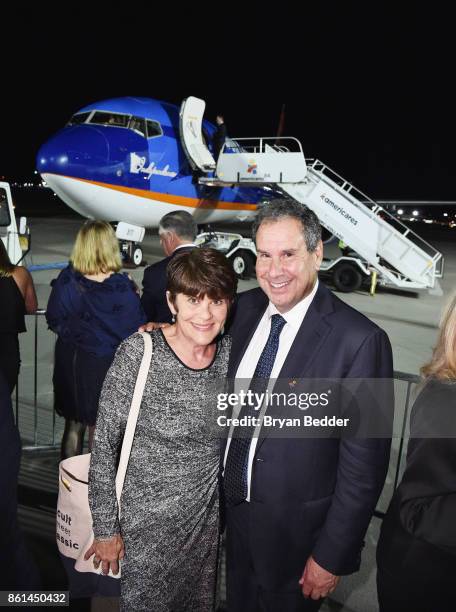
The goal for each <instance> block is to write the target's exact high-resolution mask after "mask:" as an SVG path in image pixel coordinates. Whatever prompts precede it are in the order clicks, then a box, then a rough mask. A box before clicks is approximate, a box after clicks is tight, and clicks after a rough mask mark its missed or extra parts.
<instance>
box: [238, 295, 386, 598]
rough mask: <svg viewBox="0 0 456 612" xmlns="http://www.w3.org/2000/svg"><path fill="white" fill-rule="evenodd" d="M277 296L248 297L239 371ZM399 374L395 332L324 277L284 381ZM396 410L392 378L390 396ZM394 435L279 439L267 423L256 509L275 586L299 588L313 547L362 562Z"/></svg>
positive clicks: (256, 470)
mask: <svg viewBox="0 0 456 612" xmlns="http://www.w3.org/2000/svg"><path fill="white" fill-rule="evenodd" d="M267 306H268V298H267V296H266V295H265V294H264V292H263V291H262V290H261V289H259V288H258V289H253V290H252V291H247V292H246V293H243V294H241V295H240V296H239V299H238V302H237V304H236V307H235V311H234V313H233V318H232V321H231V325H230V329H229V333H230V334H231V335H232V338H233V345H232V352H231V357H230V363H229V372H228V376H231V377H234V376H235V374H236V370H237V368H238V366H239V363H240V361H241V359H242V356H243V354H244V352H245V350H246V348H247V346H248V344H249V342H250V340H251V338H252V336H253V333H254V331H255V329H256V327H257V326H258V323H259V321H260V320H261V317H262V316H263V314H264V312H265V309H266V308H267ZM304 377H305V378H306V379H314V378H335V379H340V378H354V379H355V378H356V379H364V378H383V379H391V381H392V377H393V368H392V353H391V346H390V343H389V340H388V337H387V335H386V334H385V332H384V331H383V330H381V329H380V328H379V327H378V326H377V325H375V324H374V323H372V322H371V321H370V320H369V319H367V318H366V317H365V316H364V315H362V314H361V313H359V312H358V311H356V310H354V309H353V308H351V307H350V306H348V305H347V304H345V303H344V302H342V301H341V300H339V299H338V298H337V297H336V296H334V295H333V294H332V293H331V292H330V291H329V290H328V289H327V288H326V287H325V286H324V285H323V284H321V283H320V285H319V287H318V290H317V293H316V295H315V297H314V299H313V300H312V303H311V305H310V307H309V310H308V312H307V314H306V316H305V318H304V321H303V323H302V325H301V327H300V329H299V331H298V334H297V335H296V338H295V340H294V342H293V344H292V346H291V347H290V350H289V352H288V355H287V357H286V359H285V362H284V364H283V367H282V370H281V372H280V374H279V378H280V379H288V378H290V379H293V380H295V379H299V378H304ZM384 403H385V404H386V412H387V413H388V414H389V415H390V416H391V411H392V410H393V403H392V382H391V383H388V393H387V394H386V396H385V398H384ZM389 449H390V439H388V438H384V439H376V438H370V439H360V438H355V437H353V438H345V439H338V438H328V437H307V438H288V439H287V438H284V437H281V438H277V437H274V436H272V435H270V434H269V435H268V433H267V432H266V431H263V430H262V431H261V434H260V439H259V440H258V444H257V447H256V453H255V457H254V462H253V470H252V483H251V501H250V511H251V515H252V520H251V534H250V537H251V546H252V548H253V551H254V552H253V556H254V565H255V573H256V575H257V577H258V579H259V581H260V584H262V585H263V586H265V587H266V588H270V589H273V590H274V589H276V590H283V589H285V590H286V589H288V588H289V589H295V588H296V584H297V581H298V580H299V578H300V577H301V575H302V571H303V569H304V566H305V563H306V561H307V559H308V557H309V555H310V554H312V555H313V557H314V558H315V560H316V561H317V563H319V564H320V565H321V566H322V567H324V568H325V569H327V570H328V571H330V572H332V573H334V574H336V575H342V574H349V573H351V572H354V571H356V570H357V569H358V568H359V565H360V551H361V548H362V546H363V537H364V535H365V532H366V529H367V527H368V524H369V521H370V519H371V516H372V513H373V511H374V509H375V505H376V502H377V500H378V497H379V495H380V492H381V490H382V487H383V484H384V480H385V477H386V472H387V467H388V462H389Z"/></svg>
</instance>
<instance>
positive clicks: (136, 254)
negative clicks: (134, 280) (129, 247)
mask: <svg viewBox="0 0 456 612" xmlns="http://www.w3.org/2000/svg"><path fill="white" fill-rule="evenodd" d="M131 258H132V260H133V263H134V264H135V266H140V265H141V262H142V259H143V252H142V249H141V248H140V247H138V246H137V247H133V253H132V257H131Z"/></svg>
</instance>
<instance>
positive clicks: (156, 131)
mask: <svg viewBox="0 0 456 612" xmlns="http://www.w3.org/2000/svg"><path fill="white" fill-rule="evenodd" d="M146 123H147V138H154V137H157V136H161V135H162V134H163V132H162V129H161V125H160V124H159V123H158V121H150V120H149V119H148V120H147V121H146Z"/></svg>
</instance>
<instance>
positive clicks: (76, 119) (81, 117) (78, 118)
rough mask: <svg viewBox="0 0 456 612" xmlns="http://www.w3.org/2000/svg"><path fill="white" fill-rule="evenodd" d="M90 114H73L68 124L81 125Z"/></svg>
mask: <svg viewBox="0 0 456 612" xmlns="http://www.w3.org/2000/svg"><path fill="white" fill-rule="evenodd" d="M89 115H90V113H78V114H76V115H73V116H72V117H71V119H70V120H69V121H68V125H79V124H80V123H85V121H86V119H87V117H88V116H89Z"/></svg>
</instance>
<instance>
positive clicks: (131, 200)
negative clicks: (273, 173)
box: [36, 97, 277, 265]
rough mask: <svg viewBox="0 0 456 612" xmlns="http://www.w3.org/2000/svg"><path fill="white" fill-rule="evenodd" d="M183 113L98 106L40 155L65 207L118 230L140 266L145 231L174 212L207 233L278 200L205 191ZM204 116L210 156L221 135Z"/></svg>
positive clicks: (149, 104)
mask: <svg viewBox="0 0 456 612" xmlns="http://www.w3.org/2000/svg"><path fill="white" fill-rule="evenodd" d="M184 104H185V101H184ZM184 104H183V106H184ZM183 106H182V107H181V109H179V107H177V106H175V105H173V104H169V103H167V102H162V101H159V100H154V99H150V98H134V97H124V98H113V99H109V100H103V101H100V102H96V103H94V104H90V105H88V106H85V107H83V108H81V109H80V110H78V111H77V112H76V113H75V114H74V115H73V116H72V117H71V119H70V120H69V122H68V123H67V125H65V127H63V128H62V129H61V130H60V131H59V132H57V133H56V134H55V135H53V136H52V137H51V138H50V139H49V140H48V141H47V142H46V143H45V144H43V145H42V146H41V148H40V149H39V151H38V154H37V162H36V163H37V169H38V172H39V173H40V175H41V177H42V178H43V180H44V181H45V183H46V184H47V185H48V186H49V187H50V188H51V189H52V190H53V191H54V192H55V193H56V194H57V195H58V196H59V197H60V198H61V199H62V200H63V201H64V202H65V204H67V205H68V206H70V207H71V208H73V209H74V210H76V211H77V212H78V213H80V214H81V215H83V216H85V217H88V218H97V219H103V220H106V221H110V222H117V223H118V225H117V232H116V233H117V236H118V238H119V239H120V240H121V243H122V244H123V247H125V246H127V249H125V248H124V251H125V250H127V252H128V254H129V256H130V258H131V260H132V262H133V263H134V264H136V265H139V264H140V263H141V260H142V250H141V248H140V246H139V244H140V243H141V241H142V239H143V238H144V233H145V228H153V227H157V226H158V223H159V220H160V219H161V217H162V216H163V215H164V214H166V213H168V212H170V211H172V210H176V209H182V210H187V211H189V212H190V213H191V214H193V215H194V216H195V219H196V221H197V223H198V224H200V225H202V224H207V223H211V222H219V221H229V220H245V219H248V218H249V217H251V216H252V215H253V214H254V213H255V211H256V209H257V205H258V204H259V203H261V202H265V201H268V200H269V199H271V198H272V197H274V195H277V192H276V191H275V190H274V189H273V188H271V187H268V186H256V185H253V186H242V187H236V186H234V185H233V186H215V187H214V186H210V185H207V184H206V185H204V184H199V182H198V176H197V175H198V171H197V169H196V168H195V166H194V165H193V167H192V164H191V158H190V159H189V156H188V155H187V154H186V153H187V152H186V151H185V142H183V140H182V108H183ZM203 112H204V108H203V109H202V112H201V115H200V117H198V118H195V133H199V134H204V135H205V140H206V142H205V144H207V145H208V148H209V152H210V151H212V145H211V138H212V136H213V134H214V132H215V129H216V127H215V125H213V124H212V123H210V122H209V121H207V120H203V119H202V114H203ZM206 152H207V149H206ZM209 156H210V155H209ZM211 159H212V158H211ZM212 161H213V162H214V160H213V159H212ZM213 166H214V167H215V163H214V164H213Z"/></svg>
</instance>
